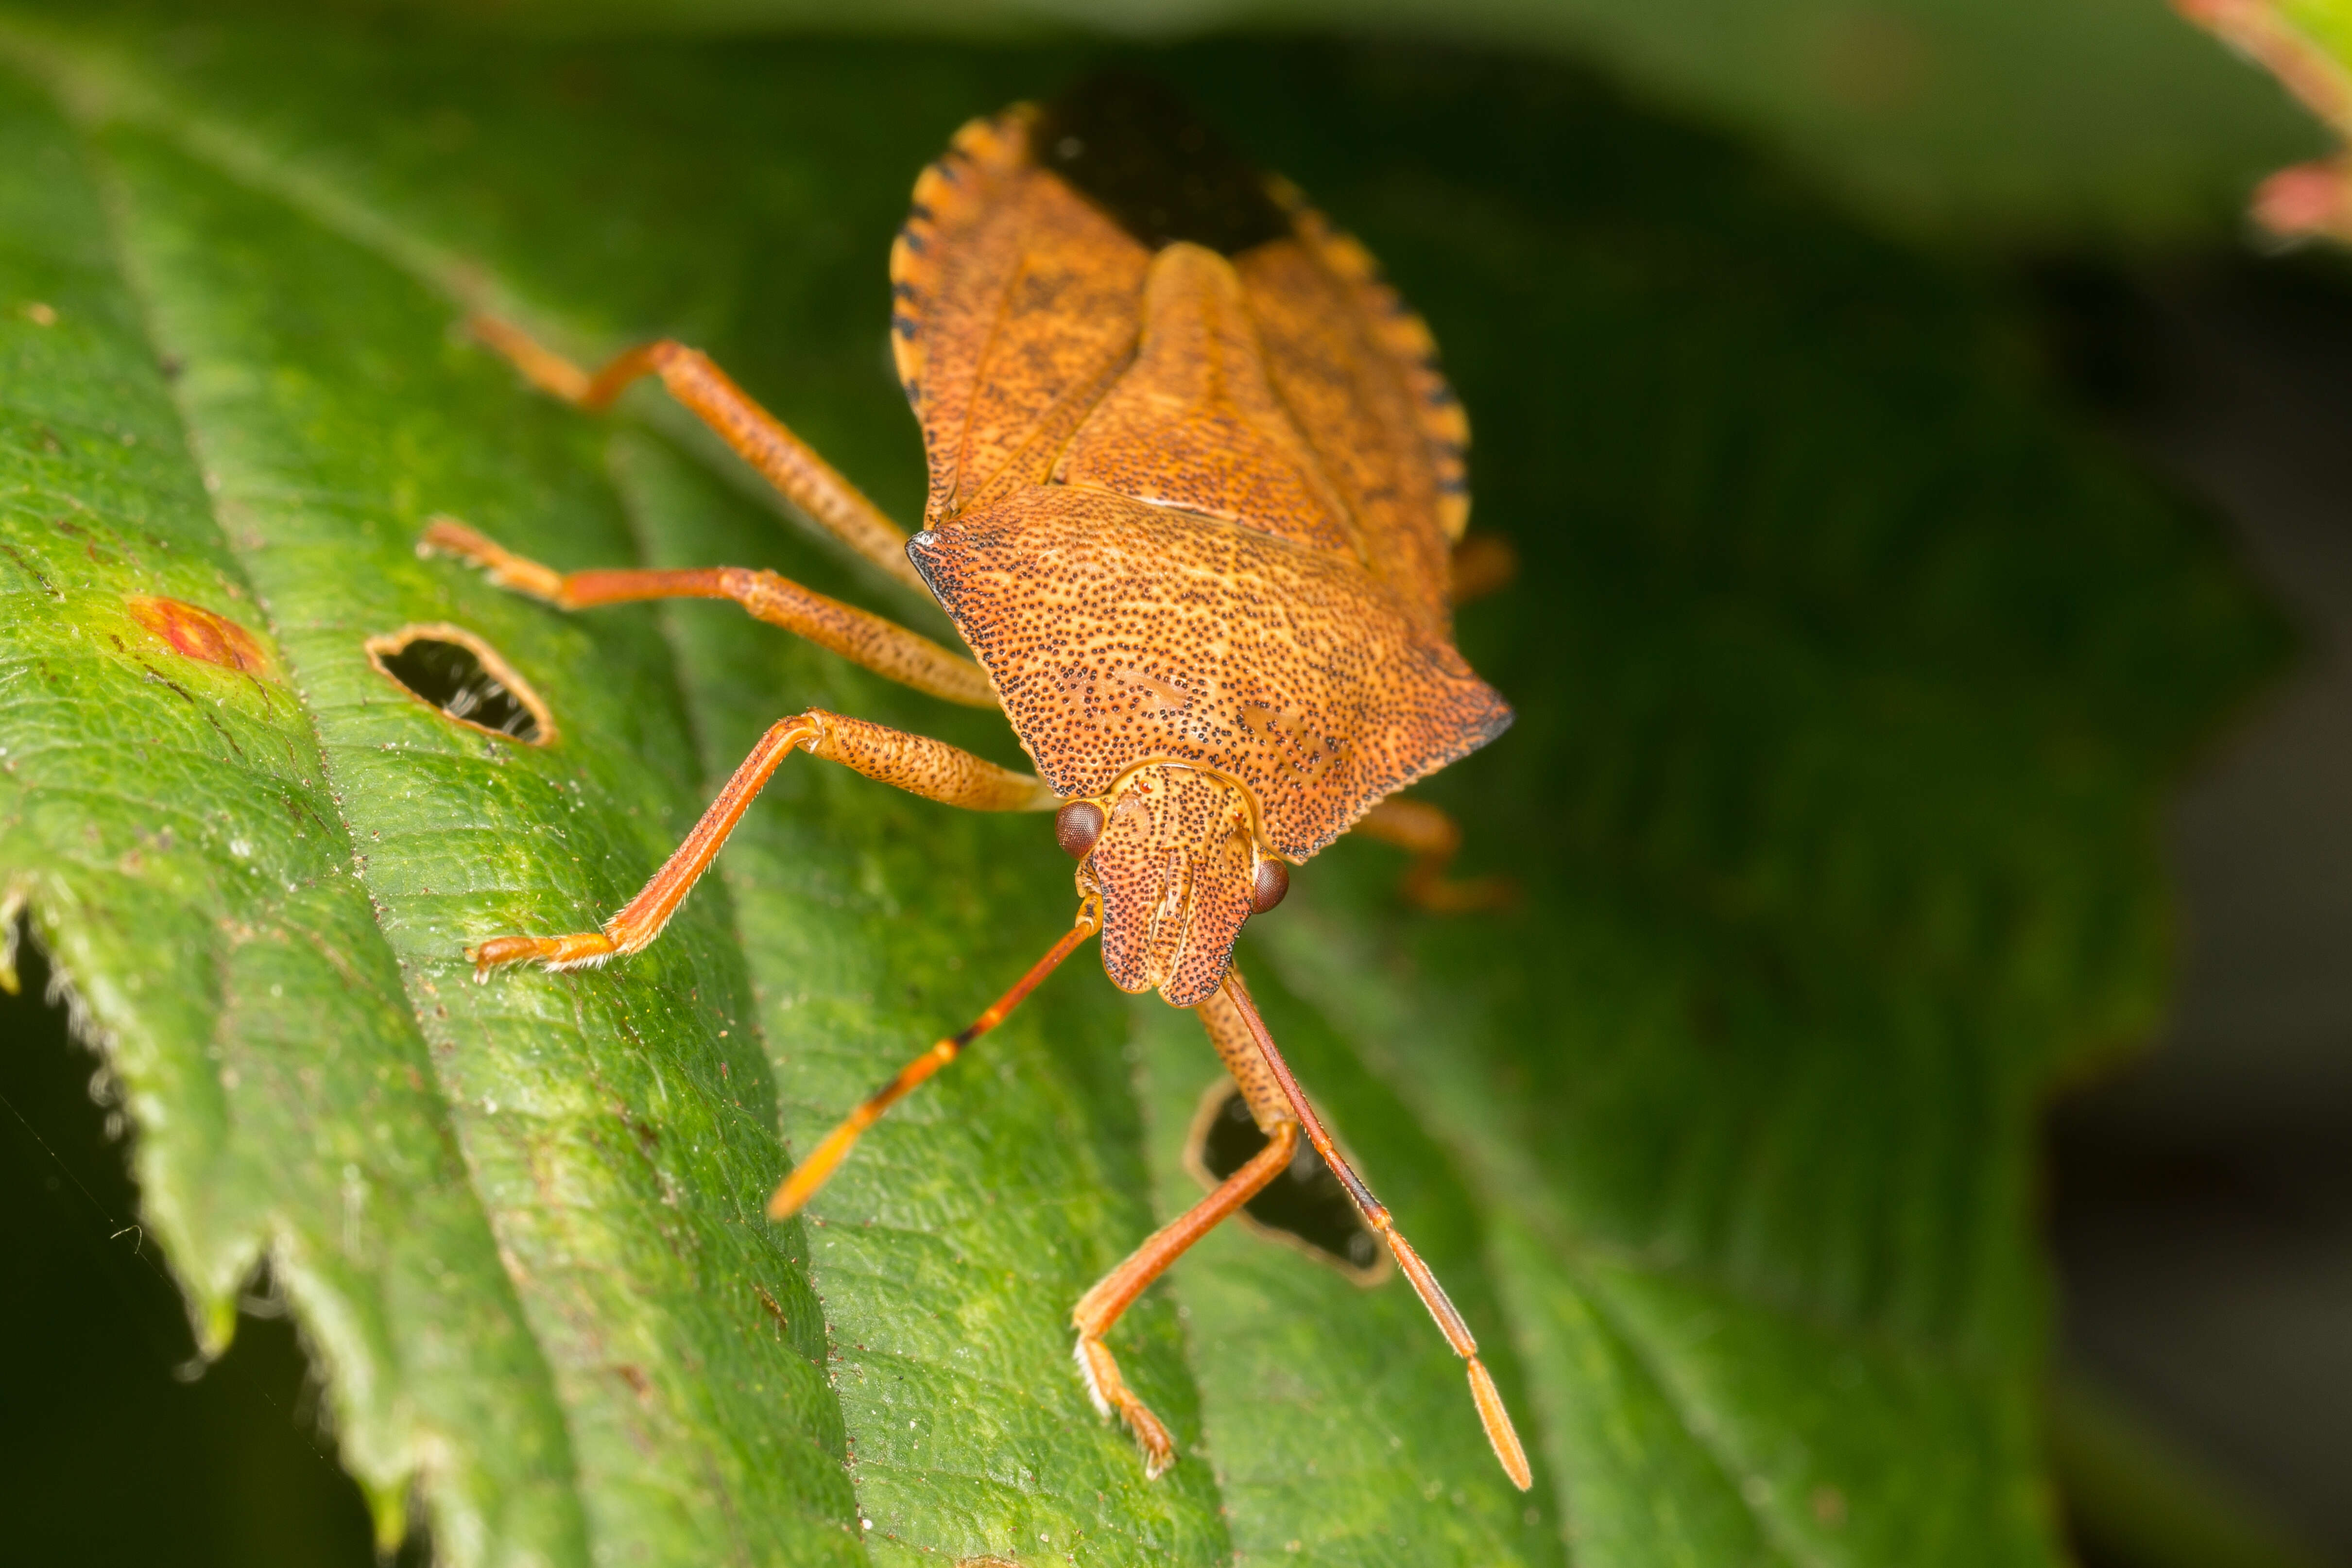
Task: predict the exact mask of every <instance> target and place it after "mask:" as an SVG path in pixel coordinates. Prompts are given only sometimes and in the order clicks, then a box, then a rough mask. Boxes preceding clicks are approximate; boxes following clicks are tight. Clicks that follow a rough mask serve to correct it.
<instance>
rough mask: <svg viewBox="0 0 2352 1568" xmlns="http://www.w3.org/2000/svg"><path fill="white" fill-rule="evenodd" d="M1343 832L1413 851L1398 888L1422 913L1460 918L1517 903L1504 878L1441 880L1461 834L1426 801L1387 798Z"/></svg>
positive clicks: (1448, 819) (1510, 885)
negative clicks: (1468, 913) (1473, 912)
mask: <svg viewBox="0 0 2352 1568" xmlns="http://www.w3.org/2000/svg"><path fill="white" fill-rule="evenodd" d="M1348 831H1349V832H1350V833H1359V834H1361V835H1362V836H1363V837H1366V838H1372V839H1377V840H1379V841H1380V842H1381V843H1382V844H1393V845H1395V846H1396V847H1398V848H1400V849H1409V850H1411V851H1412V857H1413V860H1412V866H1410V867H1409V868H1406V870H1405V874H1404V880H1403V881H1402V883H1400V884H1399V889H1400V890H1401V891H1402V893H1403V894H1404V896H1405V898H1406V900H1408V901H1410V902H1412V903H1415V904H1418V905H1420V906H1421V907H1422V908H1423V909H1424V910H1433V911H1435V912H1437V913H1439V914H1460V913H1462V912H1464V911H1465V910H1494V909H1502V908H1505V907H1506V906H1507V905H1509V904H1511V903H1513V902H1514V901H1516V900H1517V898H1518V889H1517V887H1516V886H1515V885H1514V884H1513V883H1512V882H1511V880H1510V879H1509V878H1507V877H1470V878H1465V879H1462V880H1459V881H1456V880H1454V879H1450V878H1448V877H1447V876H1446V875H1445V868H1446V867H1447V866H1449V865H1451V864H1452V863H1453V860H1454V855H1455V854H1456V853H1457V852H1458V851H1459V850H1460V849H1461V847H1462V829H1461V827H1460V826H1459V825H1457V824H1456V823H1455V822H1454V819H1453V818H1452V817H1451V816H1447V815H1446V814H1445V813H1444V812H1443V811H1441V810H1439V809H1438V808H1437V807H1436V806H1433V805H1430V804H1429V803H1428V802H1427V801H1423V800H1406V799H1404V798H1403V797H1402V796H1401V795H1391V796H1389V798H1388V799H1386V800H1384V801H1381V803H1380V804H1379V805H1375V806H1373V807H1372V809H1371V810H1370V811H1368V812H1366V813H1364V815H1363V816H1361V817H1360V818H1358V819H1357V822H1356V826H1353V827H1351V828H1349V830H1348Z"/></svg>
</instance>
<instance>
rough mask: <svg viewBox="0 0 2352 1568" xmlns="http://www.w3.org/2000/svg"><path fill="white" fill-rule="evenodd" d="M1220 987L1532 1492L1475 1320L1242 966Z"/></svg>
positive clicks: (1506, 1459)
mask: <svg viewBox="0 0 2352 1568" xmlns="http://www.w3.org/2000/svg"><path fill="white" fill-rule="evenodd" d="M1220 990H1221V992H1222V994H1223V995H1224V996H1225V997H1226V998H1227V1000H1229V1001H1230V1002H1231V1003H1232V1004H1233V1005H1234V1008H1235V1009H1236V1010H1237V1011H1238V1012H1239V1013H1240V1014H1241V1016H1242V1018H1243V1020H1244V1022H1245V1023H1246V1024H1247V1025H1248V1026H1249V1032H1250V1034H1251V1036H1252V1037H1253V1038H1255V1040H1256V1042H1257V1048H1258V1052H1259V1054H1260V1055H1261V1056H1262V1057H1264V1058H1265V1065H1266V1068H1267V1069H1268V1070H1269V1071H1271V1072H1272V1073H1273V1075H1274V1077H1275V1080H1276V1082H1277V1083H1278V1084H1280V1086H1281V1088H1282V1092H1283V1095H1284V1098H1285V1099H1286V1100H1288V1101H1289V1102H1290V1111H1291V1114H1292V1115H1294V1116H1296V1117H1297V1119H1298V1122H1299V1125H1300V1126H1301V1127H1303V1128H1304V1129H1305V1130H1306V1132H1307V1142H1310V1143H1312V1144H1314V1145H1315V1152H1317V1153H1318V1154H1320V1155H1322V1156H1323V1163H1325V1164H1327V1165H1328V1166H1329V1167H1330V1168H1331V1173H1332V1174H1333V1175H1335V1176H1337V1177H1338V1178H1339V1184H1340V1185H1341V1186H1343V1187H1345V1188H1347V1190H1348V1195H1349V1197H1350V1198H1352V1199H1354V1200H1355V1204H1356V1209H1357V1212H1359V1213H1360V1214H1361V1215H1363V1216H1364V1223H1365V1224H1366V1225H1368V1226H1371V1228H1372V1232H1373V1234H1374V1235H1376V1236H1378V1237H1380V1238H1381V1240H1383V1241H1385V1242H1387V1243H1388V1247H1389V1252H1390V1255H1391V1256H1392V1257H1393V1258H1395V1259H1396V1261H1397V1267H1398V1268H1401V1269H1402V1270H1403V1271H1404V1277H1405V1278H1406V1279H1409V1280H1411V1281H1412V1289H1413V1292H1414V1294H1416V1295H1418V1296H1419V1297H1420V1298H1421V1304H1422V1305H1423V1306H1424V1307H1426V1308H1428V1309H1429V1315H1430V1316H1431V1317H1432V1318H1433V1319H1435V1320H1436V1321H1437V1327H1438V1331H1439V1332H1441V1333H1443V1334H1444V1336H1445V1342H1446V1343H1448V1344H1450V1345H1452V1346H1453V1347H1454V1354H1456V1355H1458V1356H1460V1357H1461V1358H1462V1359H1463V1361H1465V1363H1468V1371H1469V1376H1470V1398H1471V1401H1472V1403H1473V1404H1475V1405H1476V1406H1477V1410H1478V1419H1479V1422H1480V1424H1481V1425H1483V1426H1485V1427H1486V1441H1487V1442H1488V1443H1489V1444H1491V1445H1493V1447H1494V1449H1495V1458H1496V1459H1497V1460H1499V1461H1500V1462H1501V1464H1502V1467H1503V1473H1504V1474H1506V1475H1507V1476H1509V1477H1510V1478H1511V1483H1512V1484H1513V1485H1514V1486H1516V1487H1517V1488H1518V1489H1520V1490H1521V1491H1526V1490H1527V1489H1528V1488H1530V1487H1532V1486H1534V1485H1535V1472H1534V1471H1533V1470H1532V1469H1530V1468H1528V1451H1527V1449H1526V1448H1525V1447H1523V1446H1522V1445H1521V1444H1520V1442H1519V1435H1518V1432H1517V1429H1516V1428H1515V1427H1514V1426H1512V1425H1511V1415H1510V1412H1509V1411H1508V1410H1507V1409H1505V1408H1504V1406H1503V1396H1502V1394H1500V1393H1499V1392H1498V1391H1497V1390H1496V1387H1495V1380H1494V1377H1493V1376H1492V1374H1490V1373H1488V1372H1487V1371H1486V1363H1483V1362H1481V1361H1480V1360H1479V1359H1478V1342H1477V1340H1476V1338H1475V1336H1473V1335H1472V1333H1471V1332H1470V1325H1469V1324H1468V1323H1466V1322H1465V1321H1463V1318H1462V1314H1461V1312H1460V1311H1458V1310H1455V1308H1454V1303H1453V1301H1452V1300H1450V1299H1449V1298H1448V1297H1447V1296H1446V1294H1445V1288H1444V1286H1442V1285H1440V1284H1439V1283H1438V1282H1437V1276H1436V1275H1435V1274H1433V1273H1432V1272H1431V1271H1430V1268H1429V1265H1428V1264H1426V1263H1423V1261H1422V1260H1421V1254H1420V1253H1418V1252H1415V1251H1414V1250H1413V1248H1412V1243H1411V1242H1408V1241H1407V1240H1405V1238H1404V1236H1403V1233H1402V1232H1401V1231H1399V1230H1398V1229H1397V1227H1396V1222H1395V1220H1394V1219H1392V1218H1391V1217H1390V1215H1389V1211H1388V1209H1387V1207H1386V1206H1385V1205H1382V1204H1381V1201H1380V1199H1378V1198H1376V1197H1374V1196H1373V1195H1372V1190H1371V1188H1370V1187H1368V1186H1366V1185H1365V1184H1364V1179H1363V1178H1362V1177H1361V1176H1360V1175H1358V1174H1357V1173H1356V1170H1355V1167H1354V1166H1352V1165H1350V1164H1349V1163H1348V1159H1347V1156H1346V1155H1344V1154H1342V1153H1340V1152H1339V1145H1338V1144H1336V1143H1334V1142H1332V1141H1331V1135H1330V1133H1328V1131H1324V1127H1323V1122H1322V1120H1321V1119H1320V1118H1319V1117H1318V1116H1317V1115H1316V1114H1315V1108H1314V1107H1313V1106H1312V1105H1310V1104H1309V1103H1307V1093H1306V1091H1305V1090H1304V1089H1300V1088H1299V1087H1298V1079H1297V1078H1296V1077H1295V1076H1294V1075H1293V1074H1292V1073H1291V1070H1290V1064H1289V1063H1288V1062H1286V1061H1285V1060H1284V1059H1283V1056H1282V1050H1281V1047H1277V1046H1276V1044H1275V1043H1274V1036H1273V1034H1272V1033H1271V1032H1269V1031H1268V1030H1267V1028H1266V1026H1265V1019H1264V1018H1262V1017H1260V1016H1258V1011H1257V1004H1256V1003H1255V1002H1254V1001H1252V1000H1251V998H1250V994H1249V987H1248V985H1247V984H1244V982H1243V980H1242V975H1241V971H1240V970H1239V969H1231V970H1228V971H1226V973H1225V982H1224V984H1223V986H1222V987H1220Z"/></svg>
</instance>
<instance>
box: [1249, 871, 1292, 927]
mask: <svg viewBox="0 0 2352 1568" xmlns="http://www.w3.org/2000/svg"><path fill="white" fill-rule="evenodd" d="M1289 891H1290V868H1289V867H1287V866H1286V865H1284V864H1283V863H1282V862H1281V861H1279V860H1260V861H1259V862H1258V863H1257V881H1256V883H1255V885H1254V886H1253V887H1252V888H1251V889H1250V913H1252V914H1254V915H1262V914H1264V913H1265V911H1266V910H1270V909H1272V908H1274V906H1275V905H1276V904H1278V903H1280V902H1282V900H1283V896H1284V895H1285V894H1286V893H1288V892H1289Z"/></svg>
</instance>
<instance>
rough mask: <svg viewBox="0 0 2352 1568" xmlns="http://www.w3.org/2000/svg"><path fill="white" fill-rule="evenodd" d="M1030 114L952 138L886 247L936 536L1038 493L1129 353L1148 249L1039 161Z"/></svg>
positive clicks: (1019, 112)
mask: <svg viewBox="0 0 2352 1568" xmlns="http://www.w3.org/2000/svg"><path fill="white" fill-rule="evenodd" d="M1034 119H1035V111H1034V110H1030V109H1028V108H1026V107H1023V108H1016V109H1013V110H1007V111H1006V112H1004V113H1003V114H1001V115H997V116H995V117H994V118H992V119H988V120H975V121H972V122H971V124H969V125H966V126H965V127H964V128H963V129H962V130H961V131H959V132H956V135H955V139H954V141H953V142H950V144H949V146H948V150H947V152H946V153H943V154H941V155H940V160H939V161H938V162H937V163H933V164H931V165H930V166H929V168H927V169H925V170H924V171H923V174H922V176H921V177H920V178H919V179H918V180H917V181H916V183H915V200H914V204H913V206H912V207H911V209H910V210H909V213H908V219H907V226H906V227H904V228H903V229H901V230H900V231H899V234H898V241H897V243H896V244H894V245H893V246H892V247H891V251H890V284H891V289H892V292H893V294H894V295H895V304H894V309H893V314H892V319H891V329H892V335H891V342H892V346H893V348H894V350H895V352H896V353H897V356H898V377H899V380H900V381H901V382H903V383H904V384H905V385H906V389H907V397H908V401H909V402H910V403H912V404H913V405H914V409H915V416H916V418H917V419H918V420H919V422H920V423H921V425H922V427H923V448H924V451H925V452H926V454H927V455H928V457H929V464H930V478H931V488H930V496H929V500H928V501H927V502H926V503H925V505H924V509H923V522H924V525H925V526H926V527H937V526H939V525H940V523H941V522H943V521H947V520H948V519H950V518H951V517H953V516H954V515H955V514H956V513H958V512H960V511H963V510H969V509H970V508H971V507H973V506H975V505H984V504H986V501H987V500H989V499H992V497H993V496H994V495H996V494H1000V493H1003V491H1005V490H1006V489H1010V488H1013V487H1014V486H1018V485H1024V484H1036V483H1039V482H1041V481H1042V480H1043V479H1045V476H1046V473H1047V471H1048V470H1049V469H1050V468H1051V467H1052V465H1053V461H1054V458H1055V454H1056V453H1057V452H1059V450H1060V448H1061V446H1062V444H1063V442H1064V441H1066V439H1067V438H1068V437H1069V435H1070V432H1071V431H1073V430H1074V429H1076V427H1077V425H1078V423H1079V422H1080V421H1081V420H1083V419H1084V418H1085V417H1086V416H1087V413H1088V412H1089V411H1090V410H1091V409H1092V408H1093V407H1094V405H1096V403H1097V401H1099V400H1100V398H1101V397H1102V395H1103V393H1104V392H1105V391H1106V390H1108V387H1109V385H1110V384H1111V382H1112V380H1113V379H1114V378H1116V377H1117V376H1118V374H1119V373H1120V372H1121V371H1122V370H1124V369H1125V368H1126V367H1127V365H1128V363H1129V361H1130V360H1131V359H1133V358H1134V354H1135V342H1136V331H1137V326H1138V322H1139V317H1138V314H1137V301H1138V300H1139V298H1140V297H1141V295H1142V291H1143V277H1144V271H1145V269H1146V268H1147V267H1148V266H1149V265H1150V260H1151V253H1150V251H1149V250H1147V249H1146V248H1145V247H1143V246H1142V245H1140V244H1139V243H1137V242H1136V241H1135V240H1134V239H1132V238H1130V237H1129V236H1128V235H1127V234H1126V233H1125V231H1123V230H1122V229H1120V228H1119V227H1118V225H1116V224H1114V223H1112V222H1111V220H1110V219H1108V217H1105V216H1103V215H1102V214H1101V213H1100V212H1098V211H1097V210H1096V209H1095V208H1094V207H1093V206H1092V205H1089V204H1088V203H1087V201H1086V200H1085V199H1084V198H1083V197H1081V196H1079V195H1077V194H1076V193H1075V192H1073V191H1072V190H1071V189H1070V188H1069V187H1068V186H1067V185H1066V184H1063V183H1062V182H1061V181H1060V180H1058V179H1055V177H1053V176H1052V175H1051V174H1045V173H1043V172H1042V171H1040V170H1038V169H1037V168H1035V167H1034V165H1033V164H1032V163H1031V162H1030V159H1029V131H1028V128H1029V125H1030V123H1031V121H1034Z"/></svg>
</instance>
